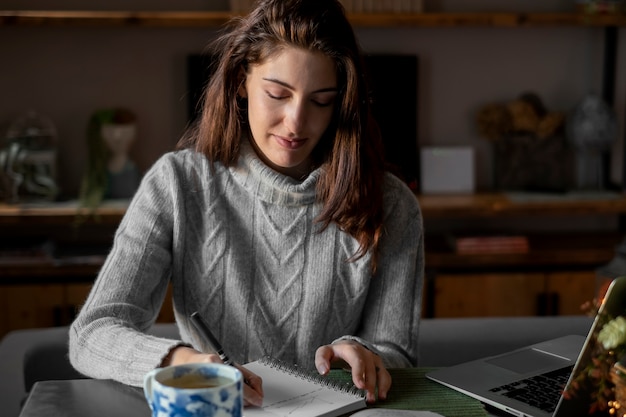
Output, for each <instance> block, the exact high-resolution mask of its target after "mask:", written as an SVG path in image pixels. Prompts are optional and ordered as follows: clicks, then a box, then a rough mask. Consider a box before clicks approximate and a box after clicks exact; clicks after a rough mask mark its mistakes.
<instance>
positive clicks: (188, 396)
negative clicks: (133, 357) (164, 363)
mask: <svg viewBox="0 0 626 417" xmlns="http://www.w3.org/2000/svg"><path fill="white" fill-rule="evenodd" d="M242 384H243V378H242V376H241V372H240V371H239V370H238V369H237V368H234V367H232V366H227V365H222V364H216V363H194V364H187V365H176V366H168V367H165V368H157V369H154V370H152V371H150V372H148V373H147V374H146V376H145V377H144V380H143V390H144V394H145V396H146V400H148V404H149V405H150V409H151V410H152V417H173V416H177V417H241V416H242V414H243V413H242V410H243V386H242Z"/></svg>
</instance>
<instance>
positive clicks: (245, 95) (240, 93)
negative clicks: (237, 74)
mask: <svg viewBox="0 0 626 417" xmlns="http://www.w3.org/2000/svg"><path fill="white" fill-rule="evenodd" d="M244 81H245V80H244ZM244 81H242V82H241V83H240V84H239V89H238V90H237V95H238V96H239V97H241V98H248V91H246V83H245V82H244Z"/></svg>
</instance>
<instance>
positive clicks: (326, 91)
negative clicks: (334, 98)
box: [262, 78, 339, 94]
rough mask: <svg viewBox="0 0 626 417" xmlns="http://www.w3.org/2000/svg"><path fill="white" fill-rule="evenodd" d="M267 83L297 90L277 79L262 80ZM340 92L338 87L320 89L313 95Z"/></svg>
mask: <svg viewBox="0 0 626 417" xmlns="http://www.w3.org/2000/svg"><path fill="white" fill-rule="evenodd" d="M262 79H263V80H265V81H269V82H272V83H276V84H279V85H282V86H283V87H285V88H288V89H290V90H295V88H294V87H293V86H292V85H290V84H289V83H286V82H284V81H281V80H277V79H276V78H262ZM336 92H339V89H338V88H337V87H326V88H320V89H319V90H315V91H313V92H312V94H316V93H336Z"/></svg>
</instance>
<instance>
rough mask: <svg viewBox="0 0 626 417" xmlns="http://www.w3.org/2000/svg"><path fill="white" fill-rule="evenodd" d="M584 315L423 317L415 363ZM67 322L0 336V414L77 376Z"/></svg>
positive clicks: (496, 346) (517, 338) (474, 350)
mask: <svg viewBox="0 0 626 417" xmlns="http://www.w3.org/2000/svg"><path fill="white" fill-rule="evenodd" d="M591 322H592V320H591V318H589V317H585V316H565V317H564V316H554V317H519V318H513V317H510V318H457V319H423V320H422V324H421V327H420V337H419V366H423V367H442V366H449V365H453V364H456V363H461V362H465V361H468V360H471V359H476V358H479V357H482V356H490V355H495V354H498V353H502V352H506V351H508V350H511V349H514V348H518V347H522V346H525V345H528V344H531V343H535V342H540V341H543V340H547V339H550V338H553V337H558V336H565V335H569V334H580V335H586V334H587V332H588V330H589V328H590V326H591ZM67 332H68V329H67V327H56V328H46V329H27V330H17V331H13V332H11V333H9V334H7V335H6V336H5V337H4V338H3V339H2V341H1V342H0V404H2V405H3V407H2V408H3V413H2V415H3V416H5V417H16V416H17V415H18V414H19V411H20V407H21V403H22V401H23V400H24V398H25V397H26V393H27V392H28V390H30V388H31V387H32V385H33V384H34V383H35V382H36V381H39V380H50V379H72V378H80V377H82V376H81V375H80V374H78V373H77V372H76V371H75V370H74V369H73V368H72V366H71V365H70V364H69V362H68V359H67ZM152 332H153V333H154V334H156V335H162V336H171V337H175V336H176V334H177V330H176V327H175V325H173V324H157V325H156V326H155V327H154V328H153V331H152Z"/></svg>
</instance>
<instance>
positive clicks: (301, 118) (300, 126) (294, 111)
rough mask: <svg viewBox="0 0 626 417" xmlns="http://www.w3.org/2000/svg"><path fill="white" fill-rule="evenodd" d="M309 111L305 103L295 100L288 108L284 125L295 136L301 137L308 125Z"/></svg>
mask: <svg viewBox="0 0 626 417" xmlns="http://www.w3.org/2000/svg"><path fill="white" fill-rule="evenodd" d="M306 118H307V111H306V106H305V103H303V102H302V101H301V100H293V101H292V102H291V103H289V105H288V106H287V108H286V111H285V118H284V123H285V126H286V127H287V129H289V132H290V133H291V134H292V135H293V136H296V137H297V136H299V135H300V133H302V131H303V130H304V126H305V125H306Z"/></svg>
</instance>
